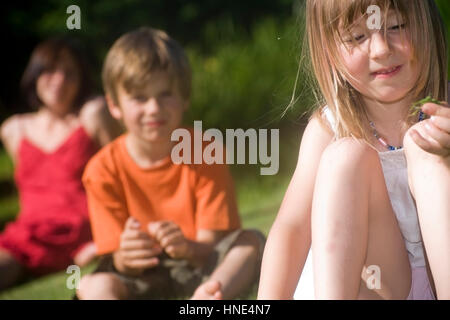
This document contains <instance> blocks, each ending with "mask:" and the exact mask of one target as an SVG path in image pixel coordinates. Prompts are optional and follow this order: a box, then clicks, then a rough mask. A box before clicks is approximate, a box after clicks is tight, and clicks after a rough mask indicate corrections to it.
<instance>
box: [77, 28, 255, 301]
mask: <svg viewBox="0 0 450 320" xmlns="http://www.w3.org/2000/svg"><path fill="white" fill-rule="evenodd" d="M102 76H103V84H104V88H105V92H106V97H107V102H108V106H109V109H110V112H111V114H112V115H113V116H114V117H115V118H116V119H119V120H121V121H122V123H123V124H124V126H125V128H126V129H127V133H126V134H124V135H122V136H121V137H119V138H118V139H117V140H115V141H114V142H112V143H111V144H109V145H108V146H106V147H105V148H103V149H102V150H101V151H100V152H99V153H98V154H97V155H96V156H95V157H94V158H93V159H92V160H91V161H90V162H89V164H88V166H87V168H86V171H85V173H84V176H83V182H84V185H85V188H86V191H87V195H88V204H89V214H90V219H91V225H92V231H93V236H94V241H95V243H96V245H97V248H98V252H99V254H101V255H104V257H103V259H102V261H101V263H100V265H99V267H98V268H97V270H96V271H95V272H94V273H93V274H90V275H87V276H85V277H83V279H82V280H81V284H80V289H79V290H78V292H77V295H78V297H79V298H81V299H152V298H157V299H160V298H169V297H174V296H181V297H186V296H192V298H193V299H231V298H234V297H236V296H237V295H239V294H241V293H243V292H244V291H245V290H246V289H247V288H249V286H250V285H251V284H252V283H253V282H254V281H255V280H256V278H257V276H258V272H259V266H260V260H261V255H262V249H263V246H264V237H263V236H262V235H261V234H260V233H259V232H257V231H246V230H242V229H240V219H239V215H238V212H237V205H236V200H235V194H234V187H233V182H232V178H231V175H230V173H229V171H228V168H227V166H226V165H219V164H214V165H207V164H200V165H191V164H174V163H173V162H172V160H171V157H170V154H171V150H172V148H173V146H174V143H173V142H172V141H171V133H172V132H173V130H175V129H177V128H179V127H180V126H181V121H182V117H183V113H184V112H185V111H186V110H187V108H188V105H189V98H190V89H191V71H190V67H189V63H188V59H187V57H186V56H185V53H184V51H183V49H182V48H181V47H180V46H179V45H178V43H177V42H175V41H174V40H172V39H171V38H170V37H169V36H168V35H167V34H166V33H164V32H163V31H159V30H154V29H151V28H140V29H138V30H136V31H133V32H130V33H127V34H125V35H123V36H122V37H121V38H119V39H118V40H117V41H116V42H115V43H114V45H113V46H112V48H111V49H110V51H109V52H108V55H107V57H106V60H105V63H104V67H103V75H102Z"/></svg>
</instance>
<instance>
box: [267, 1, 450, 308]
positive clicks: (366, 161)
mask: <svg viewBox="0 0 450 320" xmlns="http://www.w3.org/2000/svg"><path fill="white" fill-rule="evenodd" d="M306 3H307V4H306V16H307V18H306V22H307V32H308V44H309V49H310V51H311V52H310V55H311V59H312V66H313V70H314V73H315V77H316V79H317V83H318V85H319V87H320V90H321V93H322V97H323V99H322V101H321V107H320V108H319V109H318V110H316V112H314V114H313V116H312V117H311V118H310V121H309V123H308V126H307V128H306V130H305V132H304V135H303V138H302V143H301V147H300V153H299V159H298V165H297V168H296V170H295V173H294V176H293V178H292V181H291V183H290V185H289V188H288V190H287V193H286V195H285V198H284V200H283V203H282V206H281V208H280V211H279V213H278V216H277V218H276V221H275V223H274V225H273V226H272V229H271V231H270V234H269V237H268V242H267V245H266V249H265V253H264V259H263V265H262V273H261V280H260V288H259V293H258V298H259V299H291V298H292V297H293V296H294V291H295V298H312V299H313V298H318V299H434V298H435V296H436V295H437V298H438V299H450V229H449V226H450V197H449V194H450V108H448V106H441V105H438V104H433V103H428V104H425V105H424V106H423V107H422V111H423V113H422V112H421V113H419V114H416V115H412V113H411V112H410V107H411V106H412V105H413V103H414V102H415V101H417V100H420V99H422V98H425V97H426V96H428V95H431V96H433V97H434V98H435V99H437V100H439V101H447V95H448V93H447V63H446V61H447V53H446V44H445V38H444V35H443V25H442V22H441V19H440V16H439V13H438V10H437V8H436V5H435V4H434V2H433V1H432V0H391V1H388V0H386V1H383V0H379V1H375V0H372V1H364V0H360V1H351V0H307V2H306ZM370 5H377V6H379V7H380V9H381V22H382V24H381V29H380V28H379V29H369V27H368V24H367V21H368V19H369V17H370V14H369V15H368V14H366V12H367V9H368V7H369V6H370ZM426 115H428V116H432V118H430V119H425V118H426ZM421 120H423V121H421ZM310 248H311V250H310ZM307 258H308V259H307ZM427 258H428V259H427ZM305 262H306V263H305ZM428 262H429V263H428ZM428 266H429V268H428ZM427 269H428V271H429V270H431V272H427ZM302 270H303V273H302ZM427 273H428V274H427ZM299 278H300V282H298V281H299ZM374 279H375V280H374ZM433 280H434V281H433ZM374 284H375V285H374ZM371 285H374V286H371ZM434 285H435V288H434ZM296 288H297V290H296Z"/></svg>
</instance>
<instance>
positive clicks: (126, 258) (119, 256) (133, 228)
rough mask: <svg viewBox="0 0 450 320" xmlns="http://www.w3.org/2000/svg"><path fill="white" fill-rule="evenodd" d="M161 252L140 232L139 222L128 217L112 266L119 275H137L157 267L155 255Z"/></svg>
mask: <svg viewBox="0 0 450 320" xmlns="http://www.w3.org/2000/svg"><path fill="white" fill-rule="evenodd" d="M161 252H162V248H161V247H160V246H159V245H158V243H157V242H156V241H155V240H154V239H152V238H151V237H150V236H149V235H148V234H147V233H146V232H143V231H141V230H140V223H139V221H137V220H136V219H134V218H132V217H130V218H128V220H127V222H126V223H125V229H124V231H123V232H122V235H121V236H120V248H119V250H118V251H116V252H115V253H114V255H113V258H114V266H115V268H116V269H117V270H118V271H119V272H121V273H124V274H129V275H139V274H141V273H142V272H143V271H144V270H145V269H148V268H152V267H155V266H156V265H158V263H159V259H158V258H157V255H159V254H160V253H161Z"/></svg>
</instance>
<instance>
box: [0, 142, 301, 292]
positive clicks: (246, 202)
mask: <svg viewBox="0 0 450 320" xmlns="http://www.w3.org/2000/svg"><path fill="white" fill-rule="evenodd" d="M297 139H298V138H297ZM297 144H298V142H296V141H295V140H290V141H289V143H282V145H283V147H281V148H282V149H281V150H280V153H281V157H282V156H283V154H284V155H285V156H286V154H289V157H293V158H292V161H290V163H289V164H288V165H287V166H288V167H289V168H287V169H285V170H282V171H284V172H280V174H278V175H274V176H260V175H259V168H260V166H259V165H255V166H246V167H243V166H237V165H234V166H232V167H231V169H232V173H233V176H234V178H235V186H236V191H237V195H238V204H239V208H240V214H241V218H242V223H243V227H244V228H256V229H259V230H261V231H262V232H263V233H264V234H266V235H267V233H268V231H269V230H270V227H271V225H272V223H273V221H274V219H275V216H276V213H277V211H278V208H279V205H280V203H281V200H282V197H283V195H284V192H285V190H286V188H287V185H288V183H289V176H290V175H289V174H288V173H289V172H290V173H291V174H292V166H293V164H295V161H294V160H295V156H296V150H295V146H296V145H297ZM283 148H284V149H285V150H286V151H283ZM0 164H1V166H0V181H5V180H9V181H10V180H11V179H12V173H11V172H12V170H11V168H12V166H11V165H10V162H9V160H8V159H7V157H6V155H5V153H4V152H3V151H0ZM17 211H18V204H17V196H16V195H14V194H13V195H10V196H8V197H3V198H2V197H1V196H0V228H3V225H4V223H5V221H11V220H13V219H14V217H15V214H16V213H17ZM95 265H96V263H95V262H94V263H92V264H90V265H89V266H87V267H85V268H83V269H82V274H85V273H88V272H90V271H92V270H93V269H94V268H95ZM69 276H70V275H69V274H66V273H65V272H64V271H63V272H59V273H56V274H52V275H49V276H45V277H42V278H39V279H30V280H28V281H26V282H25V283H22V284H20V285H18V286H16V287H14V288H12V289H9V290H7V291H4V292H2V293H0V299H70V298H71V297H72V295H73V293H74V290H70V289H68V288H67V286H66V281H67V279H68V277H69ZM256 290H257V289H256V286H255V288H254V289H253V290H252V292H251V293H250V294H249V295H248V296H247V297H244V298H245V299H255V298H256Z"/></svg>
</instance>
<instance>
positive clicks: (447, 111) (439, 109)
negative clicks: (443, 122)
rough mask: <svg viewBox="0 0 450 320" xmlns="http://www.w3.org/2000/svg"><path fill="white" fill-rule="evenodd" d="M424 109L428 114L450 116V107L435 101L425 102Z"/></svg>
mask: <svg viewBox="0 0 450 320" xmlns="http://www.w3.org/2000/svg"><path fill="white" fill-rule="evenodd" d="M422 111H423V112H425V113H426V114H428V115H435V116H441V117H446V118H450V108H449V107H448V105H447V106H441V105H439V104H435V103H425V104H424V105H423V106H422Z"/></svg>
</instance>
